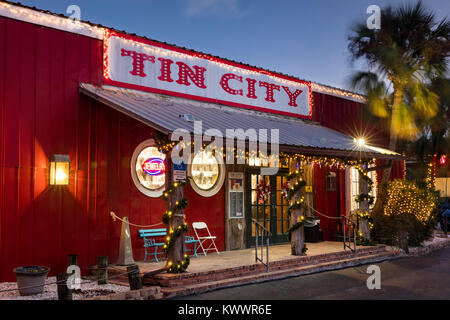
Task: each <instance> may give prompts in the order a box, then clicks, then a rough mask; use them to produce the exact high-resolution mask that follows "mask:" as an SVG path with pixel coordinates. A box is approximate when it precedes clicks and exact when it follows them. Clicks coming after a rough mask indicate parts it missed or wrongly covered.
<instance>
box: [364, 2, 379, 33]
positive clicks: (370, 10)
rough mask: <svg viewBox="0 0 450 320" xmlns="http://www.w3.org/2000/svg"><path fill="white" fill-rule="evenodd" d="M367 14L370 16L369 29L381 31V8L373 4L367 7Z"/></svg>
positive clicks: (368, 20)
mask: <svg viewBox="0 0 450 320" xmlns="http://www.w3.org/2000/svg"><path fill="white" fill-rule="evenodd" d="M366 13H367V14H370V16H369V17H368V18H367V21H366V23H367V28H369V29H370V30H374V29H375V30H379V29H381V9H380V7H379V6H377V5H375V4H372V5H370V6H368V7H367V10H366Z"/></svg>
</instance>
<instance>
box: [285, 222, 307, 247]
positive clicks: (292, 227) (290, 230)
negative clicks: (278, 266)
mask: <svg viewBox="0 0 450 320" xmlns="http://www.w3.org/2000/svg"><path fill="white" fill-rule="evenodd" d="M304 224H305V217H304V216H301V217H300V218H299V221H298V222H297V223H296V224H294V225H293V226H291V227H290V228H289V229H288V230H287V231H286V235H287V237H288V239H289V241H291V235H292V232H293V231H294V230H296V229H298V228H300V227H301V226H302V225H304Z"/></svg>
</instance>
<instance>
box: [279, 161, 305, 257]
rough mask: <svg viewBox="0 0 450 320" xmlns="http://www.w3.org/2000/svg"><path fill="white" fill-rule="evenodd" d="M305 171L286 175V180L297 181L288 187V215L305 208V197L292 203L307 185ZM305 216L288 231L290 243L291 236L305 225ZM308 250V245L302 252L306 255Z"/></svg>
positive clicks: (297, 170)
mask: <svg viewBox="0 0 450 320" xmlns="http://www.w3.org/2000/svg"><path fill="white" fill-rule="evenodd" d="M302 176H303V170H301V169H296V170H295V171H293V172H289V173H288V174H287V175H286V180H287V181H288V182H289V181H292V180H295V182H294V184H293V185H291V186H289V185H287V192H286V193H285V194H286V199H287V200H288V202H289V207H288V215H289V216H290V215H291V212H292V211H294V210H297V209H301V208H303V203H304V201H305V198H304V197H301V198H300V199H298V200H297V201H295V202H293V201H292V197H293V196H294V195H295V193H296V192H298V191H299V190H300V189H301V188H302V187H303V186H305V185H306V181H304V180H303V177H302ZM305 220H306V218H305V216H300V217H299V218H298V220H297V222H296V223H295V224H294V225H292V226H290V227H289V229H288V230H287V231H286V234H287V237H288V239H289V241H291V235H292V232H294V231H295V230H297V229H298V228H300V227H301V226H303V225H304V224H305ZM306 250H308V249H307V248H306V245H304V247H303V248H302V252H303V253H305V252H306Z"/></svg>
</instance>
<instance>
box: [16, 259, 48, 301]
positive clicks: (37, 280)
mask: <svg viewBox="0 0 450 320" xmlns="http://www.w3.org/2000/svg"><path fill="white" fill-rule="evenodd" d="M13 271H14V273H15V274H16V279H17V287H18V288H19V292H20V295H21V296H30V295H33V294H40V293H42V292H43V291H44V285H45V279H46V278H47V274H48V273H49V272H50V268H48V267H43V266H24V267H18V268H15V269H14V270H13Z"/></svg>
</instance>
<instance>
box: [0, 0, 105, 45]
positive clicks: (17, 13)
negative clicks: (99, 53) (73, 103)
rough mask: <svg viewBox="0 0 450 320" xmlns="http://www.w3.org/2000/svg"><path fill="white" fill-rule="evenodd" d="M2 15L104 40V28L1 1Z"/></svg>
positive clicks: (0, 12) (0, 14) (0, 11)
mask: <svg viewBox="0 0 450 320" xmlns="http://www.w3.org/2000/svg"><path fill="white" fill-rule="evenodd" d="M0 16H3V17H7V18H11V19H15V20H20V21H24V22H28V23H32V24H36V25H40V26H44V27H49V28H53V29H58V30H62V31H66V32H70V33H76V34H79V35H82V36H86V37H90V38H94V39H99V40H103V28H99V27H95V26H92V25H90V24H88V23H86V22H81V21H78V22H74V21H73V20H72V19H69V18H65V17H58V16H56V15H53V14H48V13H44V12H40V11H36V10H33V9H28V8H23V7H20V6H14V5H11V4H9V3H4V2H0Z"/></svg>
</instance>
